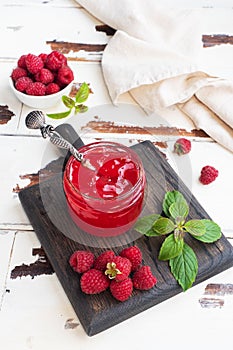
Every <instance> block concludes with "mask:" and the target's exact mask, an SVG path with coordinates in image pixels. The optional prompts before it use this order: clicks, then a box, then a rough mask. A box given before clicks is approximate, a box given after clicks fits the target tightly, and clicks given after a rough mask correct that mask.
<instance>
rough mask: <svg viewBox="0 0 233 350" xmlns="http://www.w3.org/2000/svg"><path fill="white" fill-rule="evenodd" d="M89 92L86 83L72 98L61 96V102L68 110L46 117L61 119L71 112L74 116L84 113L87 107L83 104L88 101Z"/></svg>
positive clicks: (49, 114)
mask: <svg viewBox="0 0 233 350" xmlns="http://www.w3.org/2000/svg"><path fill="white" fill-rule="evenodd" d="M90 92H91V90H90V88H89V85H88V84H87V83H85V82H84V83H82V84H81V86H80V88H79V89H78V91H77V93H76V95H75V97H74V98H72V97H70V96H66V95H63V96H62V102H63V104H64V105H65V106H66V107H67V108H68V110H67V111H65V112H60V113H48V114H47V116H48V117H49V118H52V119H63V118H66V117H68V116H69V115H70V113H71V111H72V110H74V112H75V114H77V113H84V112H86V111H87V110H88V107H87V106H85V105H84V104H83V102H85V101H86V100H87V99H88V96H89V94H90Z"/></svg>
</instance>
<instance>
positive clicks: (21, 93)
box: [9, 51, 74, 108]
mask: <svg viewBox="0 0 233 350" xmlns="http://www.w3.org/2000/svg"><path fill="white" fill-rule="evenodd" d="M73 80H74V74H73V71H72V69H71V68H70V67H69V65H68V63H67V59H66V57H65V56H64V55H63V54H62V53H60V52H58V51H52V52H51V53H49V54H45V53H41V54H39V55H34V54H31V53H29V54H26V55H21V56H20V58H19V59H18V61H17V66H16V67H15V68H13V69H12V72H11V75H10V78H9V84H10V87H11V89H12V90H13V92H14V94H15V95H16V97H17V98H18V99H19V100H20V101H21V102H23V103H24V104H26V105H27V106H29V107H33V108H48V107H52V106H54V105H55V104H56V103H58V102H59V100H61V97H62V96H63V95H65V94H68V93H69V92H70V90H71V86H72V82H73Z"/></svg>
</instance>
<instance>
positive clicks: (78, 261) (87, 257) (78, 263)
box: [69, 250, 95, 273]
mask: <svg viewBox="0 0 233 350" xmlns="http://www.w3.org/2000/svg"><path fill="white" fill-rule="evenodd" d="M94 259H95V257H94V254H93V253H92V252H90V251H88V250H76V252H74V253H73V254H72V255H71V257H70V260H69V263H70V266H71V267H72V268H73V270H74V271H76V272H78V273H83V272H86V271H88V270H90V269H91V268H92V266H93V262H94Z"/></svg>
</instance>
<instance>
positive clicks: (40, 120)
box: [25, 111, 96, 171]
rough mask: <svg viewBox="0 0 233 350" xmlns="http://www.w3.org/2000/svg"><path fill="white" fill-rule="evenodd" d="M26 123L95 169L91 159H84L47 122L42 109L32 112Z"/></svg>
mask: <svg viewBox="0 0 233 350" xmlns="http://www.w3.org/2000/svg"><path fill="white" fill-rule="evenodd" d="M25 124H26V126H27V128H28V129H40V131H41V135H42V137H43V138H46V137H49V138H50V141H51V142H52V144H54V145H55V146H57V147H59V148H63V149H66V150H67V151H70V153H71V154H72V155H73V156H74V157H75V158H76V159H77V160H78V161H79V162H81V164H82V165H83V166H85V167H86V168H88V169H90V170H93V171H95V170H96V169H95V167H94V166H93V165H92V164H91V163H90V160H89V159H84V158H83V154H82V153H80V152H78V151H77V149H76V148H75V147H74V146H73V145H72V144H71V143H69V142H68V141H67V140H65V139H64V138H63V137H62V136H61V135H60V134H59V133H58V132H57V131H55V130H54V127H53V126H52V125H48V124H46V123H45V115H44V113H43V112H42V111H32V112H30V113H29V114H28V115H27V117H26V119H25Z"/></svg>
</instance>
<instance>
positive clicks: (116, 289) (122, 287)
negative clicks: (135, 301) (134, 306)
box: [110, 277, 133, 301]
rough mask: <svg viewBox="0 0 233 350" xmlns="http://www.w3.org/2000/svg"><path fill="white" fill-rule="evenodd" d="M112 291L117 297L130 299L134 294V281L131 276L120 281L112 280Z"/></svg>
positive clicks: (122, 299) (123, 299)
mask: <svg viewBox="0 0 233 350" xmlns="http://www.w3.org/2000/svg"><path fill="white" fill-rule="evenodd" d="M110 291H111V293H112V296H113V297H114V298H115V299H117V300H119V301H125V300H127V299H129V297H130V296H131V294H132V291H133V282H132V280H131V278H129V277H127V278H126V279H124V280H123V281H120V282H116V281H115V280H112V281H111V283H110Z"/></svg>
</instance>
